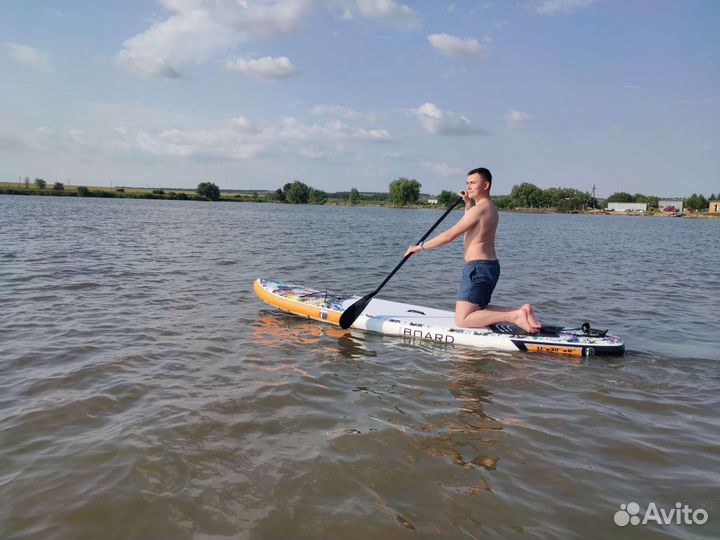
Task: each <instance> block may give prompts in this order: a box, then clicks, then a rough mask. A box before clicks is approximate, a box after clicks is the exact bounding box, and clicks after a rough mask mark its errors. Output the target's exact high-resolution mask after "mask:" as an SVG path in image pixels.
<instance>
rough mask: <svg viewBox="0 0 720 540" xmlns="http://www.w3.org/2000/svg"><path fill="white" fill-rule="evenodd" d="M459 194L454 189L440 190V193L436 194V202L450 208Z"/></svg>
mask: <svg viewBox="0 0 720 540" xmlns="http://www.w3.org/2000/svg"><path fill="white" fill-rule="evenodd" d="M459 196H460V195H458V194H457V193H455V192H454V191H447V190H442V191H441V192H440V195H438V198H437V201H438V204H440V205H442V206H444V207H445V208H450V207H451V206H452V204H453V203H454V202H455V201H456V200H457V198H458V197H459Z"/></svg>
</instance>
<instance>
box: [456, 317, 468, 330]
mask: <svg viewBox="0 0 720 540" xmlns="http://www.w3.org/2000/svg"><path fill="white" fill-rule="evenodd" d="M466 325H467V323H466V322H465V317H463V316H462V315H458V314H455V326H457V327H458V328H467V326H466Z"/></svg>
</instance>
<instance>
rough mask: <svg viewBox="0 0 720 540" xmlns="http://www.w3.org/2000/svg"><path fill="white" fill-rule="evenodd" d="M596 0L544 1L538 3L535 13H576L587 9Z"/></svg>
mask: <svg viewBox="0 0 720 540" xmlns="http://www.w3.org/2000/svg"><path fill="white" fill-rule="evenodd" d="M594 2H595V0H542V1H541V2H539V3H536V4H535V6H534V11H535V13H537V14H538V15H555V14H557V13H574V12H576V11H580V10H581V9H585V8H586V7H588V6H590V5H591V4H593V3H594Z"/></svg>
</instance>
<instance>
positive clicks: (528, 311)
mask: <svg viewBox="0 0 720 540" xmlns="http://www.w3.org/2000/svg"><path fill="white" fill-rule="evenodd" d="M520 309H522V310H523V311H524V312H525V315H526V316H527V319H528V322H529V323H530V325H531V326H532V327H533V329H535V330H540V329H541V328H542V324H540V321H538V320H537V317H535V312H534V311H533V307H532V305H531V304H523V306H522V307H521V308H520Z"/></svg>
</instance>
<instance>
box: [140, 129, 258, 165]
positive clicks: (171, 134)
mask: <svg viewBox="0 0 720 540" xmlns="http://www.w3.org/2000/svg"><path fill="white" fill-rule="evenodd" d="M137 145H138V147H139V148H140V150H142V151H143V152H145V153H148V154H152V155H155V156H171V157H212V158H224V159H248V158H252V157H254V156H256V155H257V154H259V153H260V152H261V151H262V150H263V147H264V145H263V144H262V142H261V141H253V140H249V139H247V138H245V137H243V136H242V135H241V134H239V133H238V132H237V131H236V130H234V129H230V128H225V129H221V130H217V131H204V130H199V131H190V130H180V129H168V130H164V131H161V132H160V133H158V134H148V133H139V134H138V136H137Z"/></svg>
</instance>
